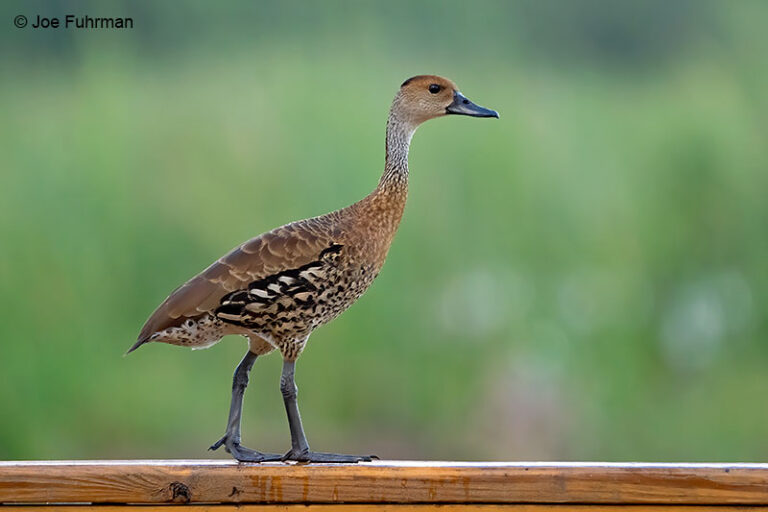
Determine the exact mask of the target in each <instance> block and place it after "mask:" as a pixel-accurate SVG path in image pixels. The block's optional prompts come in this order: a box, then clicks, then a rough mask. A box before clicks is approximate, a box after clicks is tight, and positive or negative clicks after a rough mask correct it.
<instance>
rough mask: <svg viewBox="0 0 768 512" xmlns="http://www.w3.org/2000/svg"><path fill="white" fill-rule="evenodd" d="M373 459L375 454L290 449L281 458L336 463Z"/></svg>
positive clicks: (375, 457) (369, 460)
mask: <svg viewBox="0 0 768 512" xmlns="http://www.w3.org/2000/svg"><path fill="white" fill-rule="evenodd" d="M373 459H378V457H377V456H375V455H343V454H340V453H324V452H310V451H305V452H298V451H294V450H290V451H289V452H288V453H286V454H285V455H283V457H282V460H284V461H288V460H294V461H296V462H336V463H355V462H371V461H372V460H373Z"/></svg>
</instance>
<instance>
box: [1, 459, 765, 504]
mask: <svg viewBox="0 0 768 512" xmlns="http://www.w3.org/2000/svg"><path fill="white" fill-rule="evenodd" d="M0 503H8V504H13V503H17V504H19V503H38V504H43V503H95V504H110V503H112V504H174V503H192V504H290V503H311V504H323V503H329V504H333V503H357V504H374V503H377V504H378V503H389V504H398V503H399V504H418V503H423V504H428V503H442V504H480V503H483V504H537V503H538V504H604V505H607V504H647V505H651V504H652V505H768V464H623V463H607V464H600V463H527V462H520V463H455V462H445V463H440V462H391V461H377V462H373V463H365V464H351V465H347V464H344V465H323V464H307V465H302V464H282V463H268V464H237V463H235V462H228V461H227V462H225V461H72V462H67V461H60V462H58V461H57V462H0ZM350 510H351V509H350ZM360 510H364V509H360Z"/></svg>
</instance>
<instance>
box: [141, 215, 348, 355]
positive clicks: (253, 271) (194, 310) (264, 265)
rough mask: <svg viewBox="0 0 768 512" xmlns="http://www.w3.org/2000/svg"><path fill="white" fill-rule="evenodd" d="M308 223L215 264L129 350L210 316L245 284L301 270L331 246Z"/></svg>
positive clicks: (181, 290)
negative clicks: (185, 324) (169, 329)
mask: <svg viewBox="0 0 768 512" xmlns="http://www.w3.org/2000/svg"><path fill="white" fill-rule="evenodd" d="M316 220H318V219H310V220H307V221H301V222H297V223H293V224H288V225H286V226H283V227H281V228H277V229H275V230H273V231H270V232H268V233H264V234H263V235H260V236H258V237H256V238H252V239H251V240H248V241H247V242H245V243H243V244H241V245H240V246H238V247H235V248H234V249H232V250H231V251H230V252H229V253H227V254H226V255H224V256H222V257H221V258H219V259H218V260H217V261H216V262H214V263H213V264H212V265H211V266H209V267H208V268H207V269H205V270H204V271H203V272H201V273H200V274H198V275H196V276H195V277H193V278H192V279H190V280H189V281H187V282H186V283H184V284H183V285H181V286H180V287H178V288H177V289H176V290H174V291H173V293H171V295H170V296H168V298H167V299H165V301H164V302H163V303H162V304H160V306H159V307H158V308H157V309H156V310H155V312H154V313H152V315H151V316H150V317H149V319H148V320H147V322H146V323H145V324H144V327H143V328H142V329H141V333H140V334H139V337H138V340H137V342H136V344H135V345H134V347H132V348H131V350H134V348H137V347H138V346H140V345H141V344H142V343H145V342H147V341H149V339H150V337H151V336H152V335H153V334H155V333H156V332H159V331H163V330H165V329H167V328H169V327H175V326H179V325H181V324H182V323H183V322H184V320H186V319H187V318H195V317H198V316H201V315H203V314H205V313H214V311H215V310H216V308H217V307H218V306H219V305H220V303H221V299H222V297H224V296H225V295H227V294H229V293H230V292H233V291H236V290H243V289H247V288H248V285H249V283H252V282H254V281H258V280H262V279H265V278H267V277H269V276H271V275H274V274H279V273H280V272H283V271H285V270H288V269H293V268H296V267H301V266H302V265H306V264H308V263H310V262H312V261H314V260H316V259H317V258H318V257H319V255H320V254H321V253H322V251H323V250H324V249H327V248H328V247H329V246H331V245H332V244H333V240H332V239H331V237H330V236H329V235H330V233H328V232H327V231H328V230H327V229H324V228H326V226H325V225H323V224H324V223H318V222H313V221H316Z"/></svg>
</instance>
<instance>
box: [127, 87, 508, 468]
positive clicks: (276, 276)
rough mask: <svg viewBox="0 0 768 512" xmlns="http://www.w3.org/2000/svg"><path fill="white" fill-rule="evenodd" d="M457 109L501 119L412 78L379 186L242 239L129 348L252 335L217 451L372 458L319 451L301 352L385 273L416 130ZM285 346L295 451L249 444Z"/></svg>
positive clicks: (255, 458)
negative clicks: (255, 401) (309, 431)
mask: <svg viewBox="0 0 768 512" xmlns="http://www.w3.org/2000/svg"><path fill="white" fill-rule="evenodd" d="M450 114H459V115H466V116H472V117H496V118H498V117H499V114H498V113H497V112H495V111H494V110H489V109H487V108H483V107H480V106H478V105H475V104H474V103H472V102H471V101H469V100H468V99H467V98H465V97H464V96H463V95H462V94H461V93H460V92H459V90H458V88H457V87H456V85H455V84H454V83H453V82H451V81H450V80H448V79H446V78H442V77H439V76H433V75H422V76H415V77H413V78H409V79H408V80H406V81H405V82H404V83H403V85H402V86H401V87H400V90H399V91H398V93H397V95H396V96H395V99H394V101H393V102H392V108H391V110H390V111H389V119H388V120H387V138H386V162H385V165H384V173H383V175H382V176H381V179H380V180H379V184H378V186H377V187H376V188H375V189H374V191H373V192H371V193H370V194H369V195H368V196H366V197H365V198H363V199H362V200H360V201H358V202H357V203H355V204H353V205H351V206H347V207H346V208H342V209H341V210H337V211H335V212H331V213H328V214H326V215H322V216H320V217H314V218H311V219H306V220H301V221H298V222H293V223H291V224H287V225H285V226H282V227H279V228H277V229H274V230H272V231H270V232H268V233H264V234H262V235H259V236H257V237H256V238H252V239H251V240H248V241H247V242H245V243H243V244H242V245H239V246H238V247H236V248H234V249H233V250H232V251H230V252H229V253H227V254H226V255H225V256H223V257H221V258H219V259H218V260H217V261H216V262H215V263H213V264H212V265H211V266H210V267H208V268H207V269H205V270H204V271H203V272H202V273H200V274H198V275H197V276H195V277H193V278H192V279H190V280H189V281H187V282H186V283H184V284H183V285H182V286H181V287H179V288H178V289H176V290H175V291H174V292H173V293H171V295H170V296H169V297H168V298H167V299H165V301H164V302H163V303H162V304H161V305H160V307H158V308H157V309H156V310H155V312H154V313H152V316H150V317H149V320H147V322H146V323H145V324H144V327H143V328H142V330H141V333H140V334H139V338H138V340H137V341H136V343H135V344H134V345H133V346H132V347H131V348H130V349H129V350H128V352H132V351H134V350H136V349H137V348H138V347H140V346H141V345H143V344H145V343H148V342H151V341H159V342H162V343H170V344H172V345H180V346H186V347H193V348H205V347H209V346H211V345H213V344H215V343H216V342H218V341H219V340H220V339H221V338H222V337H223V336H226V335H227V334H240V335H242V336H245V337H246V338H247V339H248V351H247V352H246V354H245V357H243V360H242V361H240V364H239V365H238V366H237V369H236V370H235V374H234V379H233V383H232V401H231V405H230V410H229V419H228V421H227V429H226V432H225V434H224V436H223V437H222V438H221V439H219V440H218V441H216V442H215V443H214V444H213V446H211V449H212V450H215V449H217V448H219V447H220V446H222V445H223V446H224V448H225V449H226V451H227V452H229V453H230V454H232V456H233V457H234V458H235V459H237V460H238V461H244V462H262V461H274V460H293V461H304V462H359V461H368V460H371V457H368V456H358V455H340V454H335V453H322V452H313V451H310V449H309V444H308V443H307V438H306V436H305V435H304V428H303V427H302V425H301V417H300V416H299V408H298V405H297V402H296V395H297V391H298V390H297V388H296V384H295V382H294V368H295V364H296V359H298V357H299V355H300V354H301V352H302V350H303V349H304V347H305V345H306V343H307V340H308V339H309V335H310V334H311V333H312V331H314V330H315V329H316V328H318V327H320V326H321V325H323V324H325V323H327V322H329V321H331V320H333V319H334V318H336V317H337V316H338V315H339V314H341V313H342V312H343V311H344V310H346V309H347V308H348V307H349V306H350V305H352V303H354V302H355V301H356V300H357V299H358V298H359V297H360V296H361V295H362V294H363V293H364V292H365V291H366V290H367V289H368V287H369V286H370V285H371V283H372V282H373V280H374V279H375V278H376V276H377V275H378V273H379V270H380V269H381V267H382V265H383V264H384V259H385V258H386V256H387V251H388V250H389V246H390V244H391V243H392V238H393V237H394V236H395V232H396V231H397V227H398V225H399V224H400V219H401V217H402V215H403V208H404V207H405V200H406V196H407V192H408V147H409V145H410V142H411V137H412V136H413V133H414V132H415V131H416V128H417V127H418V126H419V125H420V124H421V123H423V122H424V121H427V120H429V119H433V118H436V117H442V116H446V115H450ZM275 349H277V350H279V351H280V353H281V354H282V356H283V370H282V375H281V378H280V390H281V392H282V394H283V401H284V403H285V410H286V413H287V415H288V424H289V427H290V431H291V449H290V450H289V451H288V452H287V453H286V454H285V455H278V454H271V453H262V452H259V451H256V450H252V449H250V448H246V447H244V446H242V445H241V444H240V415H241V412H242V406H243V393H244V392H245V388H246V386H247V385H248V374H249V372H250V370H251V368H252V367H253V363H254V362H255V361H256V358H257V357H258V356H261V355H264V354H267V353H269V352H272V351H273V350H275Z"/></svg>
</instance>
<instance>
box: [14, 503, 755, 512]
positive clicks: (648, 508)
mask: <svg viewBox="0 0 768 512" xmlns="http://www.w3.org/2000/svg"><path fill="white" fill-rule="evenodd" d="M94 508H97V509H98V511H97V512H467V511H469V510H473V511H476V512H713V511H716V512H759V510H760V509H762V507H754V506H728V505H725V506H717V507H712V506H697V505H567V504H566V505H515V504H507V505H485V504H479V505H478V504H465V505H455V504H447V505H427V504H422V503H419V504H387V503H384V504H378V505H372V504H352V503H342V504H335V505H334V504H322V505H296V504H294V505H64V506H61V505H54V506H51V505H40V506H34V505H19V506H14V505H6V506H4V507H3V512H31V511H32V510H33V511H34V512H94ZM62 509H64V510H62Z"/></svg>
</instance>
